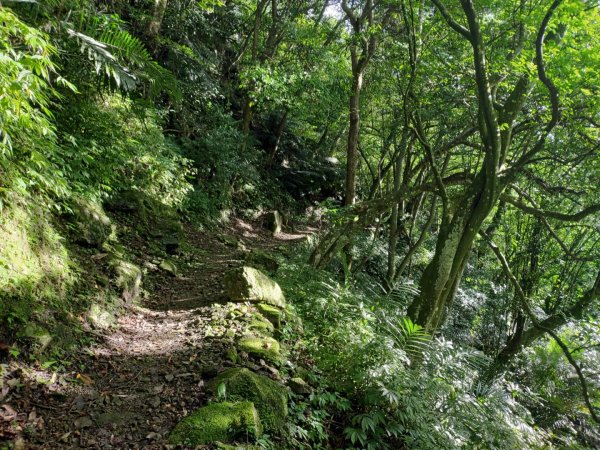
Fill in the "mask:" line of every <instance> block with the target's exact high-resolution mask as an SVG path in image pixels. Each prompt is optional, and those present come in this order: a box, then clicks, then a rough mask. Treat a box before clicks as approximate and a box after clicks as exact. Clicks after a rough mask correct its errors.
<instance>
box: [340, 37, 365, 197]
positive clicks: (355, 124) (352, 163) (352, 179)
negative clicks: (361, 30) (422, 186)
mask: <svg viewBox="0 0 600 450" xmlns="http://www.w3.org/2000/svg"><path fill="white" fill-rule="evenodd" d="M356 59H357V55H356V49H353V50H352V66H353V70H352V72H353V73H352V91H351V95H350V128H349V130H348V147H347V151H346V198H345V200H344V204H345V205H346V206H350V205H354V203H356V171H357V168H358V135H359V131H360V93H361V90H362V85H363V71H362V70H361V69H360V68H357V67H356V66H357V63H356Z"/></svg>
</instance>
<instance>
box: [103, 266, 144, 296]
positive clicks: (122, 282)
mask: <svg viewBox="0 0 600 450" xmlns="http://www.w3.org/2000/svg"><path fill="white" fill-rule="evenodd" d="M110 266H111V268H112V269H113V271H114V273H115V275H116V276H117V279H116V281H115V282H116V285H117V287H118V288H119V289H120V291H121V297H123V300H125V302H126V303H127V304H128V305H130V304H132V303H133V302H134V301H136V300H137V298H138V296H139V295H140V287H141V284H142V271H141V270H140V268H139V267H138V266H136V265H135V264H132V263H130V262H127V261H124V260H122V259H120V258H118V257H115V258H113V259H112V260H111V261H110Z"/></svg>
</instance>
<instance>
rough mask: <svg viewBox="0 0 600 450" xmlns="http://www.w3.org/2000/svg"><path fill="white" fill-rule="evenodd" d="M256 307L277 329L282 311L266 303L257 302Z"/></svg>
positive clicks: (279, 325)
mask: <svg viewBox="0 0 600 450" xmlns="http://www.w3.org/2000/svg"><path fill="white" fill-rule="evenodd" d="M256 308H257V309H258V311H259V312H260V313H261V314H262V315H263V316H265V317H266V318H267V320H269V321H270V322H271V323H272V324H273V325H274V326H275V328H277V329H279V328H280V327H281V319H282V316H283V312H282V311H281V310H280V309H279V308H277V307H276V306H271V305H267V304H266V303H259V304H258V305H256Z"/></svg>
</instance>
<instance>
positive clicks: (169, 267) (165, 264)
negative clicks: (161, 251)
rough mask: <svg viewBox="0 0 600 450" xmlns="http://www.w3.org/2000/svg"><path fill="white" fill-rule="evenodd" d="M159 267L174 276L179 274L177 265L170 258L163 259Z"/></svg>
mask: <svg viewBox="0 0 600 450" xmlns="http://www.w3.org/2000/svg"><path fill="white" fill-rule="evenodd" d="M158 267H160V268H161V269H162V270H164V271H165V272H167V273H168V274H169V275H172V276H174V277H176V276H177V266H176V265H175V263H174V262H173V261H171V260H170V259H163V260H162V261H161V263H160V265H159V266H158Z"/></svg>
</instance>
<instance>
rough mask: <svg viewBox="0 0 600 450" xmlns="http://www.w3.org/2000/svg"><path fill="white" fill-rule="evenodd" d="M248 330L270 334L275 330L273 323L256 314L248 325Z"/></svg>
mask: <svg viewBox="0 0 600 450" xmlns="http://www.w3.org/2000/svg"><path fill="white" fill-rule="evenodd" d="M248 329H249V330H253V331H256V332H258V333H259V334H266V335H270V334H273V332H274V331H275V327H274V326H273V324H272V323H271V322H270V321H269V320H267V319H265V318H264V317H263V316H261V315H259V314H257V315H256V318H255V319H253V320H252V321H251V322H250V324H249V325H248Z"/></svg>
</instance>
